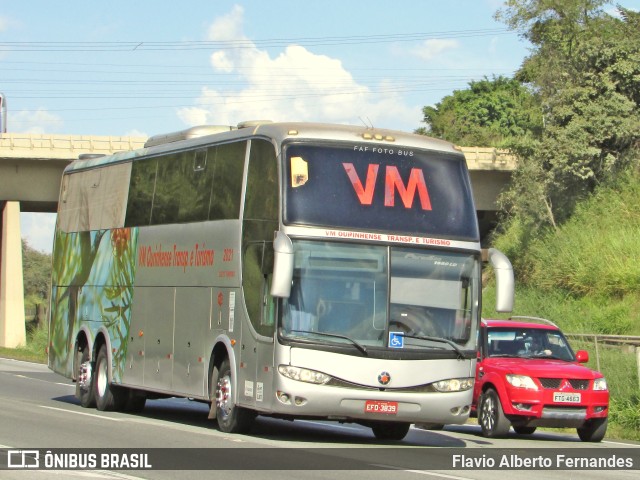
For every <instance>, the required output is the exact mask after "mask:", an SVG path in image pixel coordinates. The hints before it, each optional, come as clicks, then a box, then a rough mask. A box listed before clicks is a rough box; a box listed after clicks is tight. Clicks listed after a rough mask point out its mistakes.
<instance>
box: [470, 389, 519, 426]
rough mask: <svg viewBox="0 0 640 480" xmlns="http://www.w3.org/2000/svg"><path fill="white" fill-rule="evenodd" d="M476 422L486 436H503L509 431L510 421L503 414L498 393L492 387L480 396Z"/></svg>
mask: <svg viewBox="0 0 640 480" xmlns="http://www.w3.org/2000/svg"><path fill="white" fill-rule="evenodd" d="M478 423H479V424H480V427H481V428H482V436H484V437H487V438H498V437H504V436H506V435H507V433H509V428H511V422H509V419H508V418H507V417H506V416H505V415H504V411H503V410H502V404H501V403H500V397H499V396H498V393H497V392H496V391H495V390H494V389H492V388H490V389H488V390H487V391H486V392H485V393H484V394H483V395H482V397H480V411H479V412H478Z"/></svg>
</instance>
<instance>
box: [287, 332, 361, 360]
mask: <svg viewBox="0 0 640 480" xmlns="http://www.w3.org/2000/svg"><path fill="white" fill-rule="evenodd" d="M288 332H289V333H310V334H311V335H320V336H321V337H335V338H343V339H345V340H349V341H350V342H351V343H352V344H353V345H354V346H355V347H356V348H357V349H358V350H360V351H361V352H362V353H364V354H365V355H368V353H367V348H366V347H365V346H364V345H362V344H360V343H358V342H356V341H355V340H354V339H353V338H351V337H347V336H346V335H339V334H337V333H324V332H313V331H311V330H288Z"/></svg>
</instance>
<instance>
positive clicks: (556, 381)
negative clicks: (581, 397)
mask: <svg viewBox="0 0 640 480" xmlns="http://www.w3.org/2000/svg"><path fill="white" fill-rule="evenodd" d="M539 380H540V383H541V384H542V386H543V387H544V388H548V389H555V388H558V387H560V383H562V379H561V378H540V379H539ZM568 382H569V383H570V384H571V388H573V389H574V390H587V389H588V388H589V380H582V379H578V378H571V379H569V380H568Z"/></svg>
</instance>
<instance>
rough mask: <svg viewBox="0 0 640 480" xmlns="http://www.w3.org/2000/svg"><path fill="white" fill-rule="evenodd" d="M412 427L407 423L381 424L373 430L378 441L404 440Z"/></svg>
mask: <svg viewBox="0 0 640 480" xmlns="http://www.w3.org/2000/svg"><path fill="white" fill-rule="evenodd" d="M410 426H411V424H409V423H405V422H380V423H376V424H374V425H372V426H371V430H372V431H373V434H374V435H375V437H376V438H377V439H378V440H402V439H403V438H404V437H406V436H407V433H409V427H410Z"/></svg>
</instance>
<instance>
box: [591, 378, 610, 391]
mask: <svg viewBox="0 0 640 480" xmlns="http://www.w3.org/2000/svg"><path fill="white" fill-rule="evenodd" d="M593 389H594V390H606V389H607V381H606V380H605V378H604V377H600V378H596V379H595V380H594V381H593Z"/></svg>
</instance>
